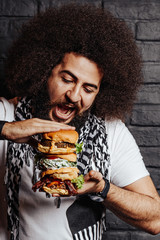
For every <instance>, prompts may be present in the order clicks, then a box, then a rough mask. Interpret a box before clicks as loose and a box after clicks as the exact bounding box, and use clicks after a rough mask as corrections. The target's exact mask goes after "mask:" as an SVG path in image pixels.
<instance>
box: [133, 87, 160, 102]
mask: <svg viewBox="0 0 160 240" xmlns="http://www.w3.org/2000/svg"><path fill="white" fill-rule="evenodd" d="M136 103H139V104H142V103H143V104H160V85H144V86H142V87H141V88H140V90H139V92H138V94H137V101H136Z"/></svg>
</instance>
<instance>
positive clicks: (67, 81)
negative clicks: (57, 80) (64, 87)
mask: <svg viewBox="0 0 160 240" xmlns="http://www.w3.org/2000/svg"><path fill="white" fill-rule="evenodd" d="M62 80H63V81H64V82H65V83H72V82H73V80H69V79H66V78H64V77H62Z"/></svg>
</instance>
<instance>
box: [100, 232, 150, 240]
mask: <svg viewBox="0 0 160 240" xmlns="http://www.w3.org/2000/svg"><path fill="white" fill-rule="evenodd" d="M106 239H108V240H130V239H131V238H130V233H129V232H126V231H124V232H123V231H115V230H114V231H111V230H110V231H106V232H105V233H104V234H103V238H102V240H106ZM136 240H137V239H136ZM147 240H148V239H147Z"/></svg>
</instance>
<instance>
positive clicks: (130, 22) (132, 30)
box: [125, 21, 136, 38]
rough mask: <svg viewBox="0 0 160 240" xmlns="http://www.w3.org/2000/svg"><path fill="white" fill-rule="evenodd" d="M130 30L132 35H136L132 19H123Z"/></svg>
mask: <svg viewBox="0 0 160 240" xmlns="http://www.w3.org/2000/svg"><path fill="white" fill-rule="evenodd" d="M125 22H126V24H127V26H128V27H129V29H130V30H131V32H132V33H133V37H134V38H135V36H136V26H135V22H133V21H125Z"/></svg>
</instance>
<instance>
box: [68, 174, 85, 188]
mask: <svg viewBox="0 0 160 240" xmlns="http://www.w3.org/2000/svg"><path fill="white" fill-rule="evenodd" d="M71 182H72V183H75V184H76V187H77V188H78V189H80V188H82V185H83V183H84V176H83V175H82V174H81V175H79V176H78V177H77V178H75V179H72V180H71Z"/></svg>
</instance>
